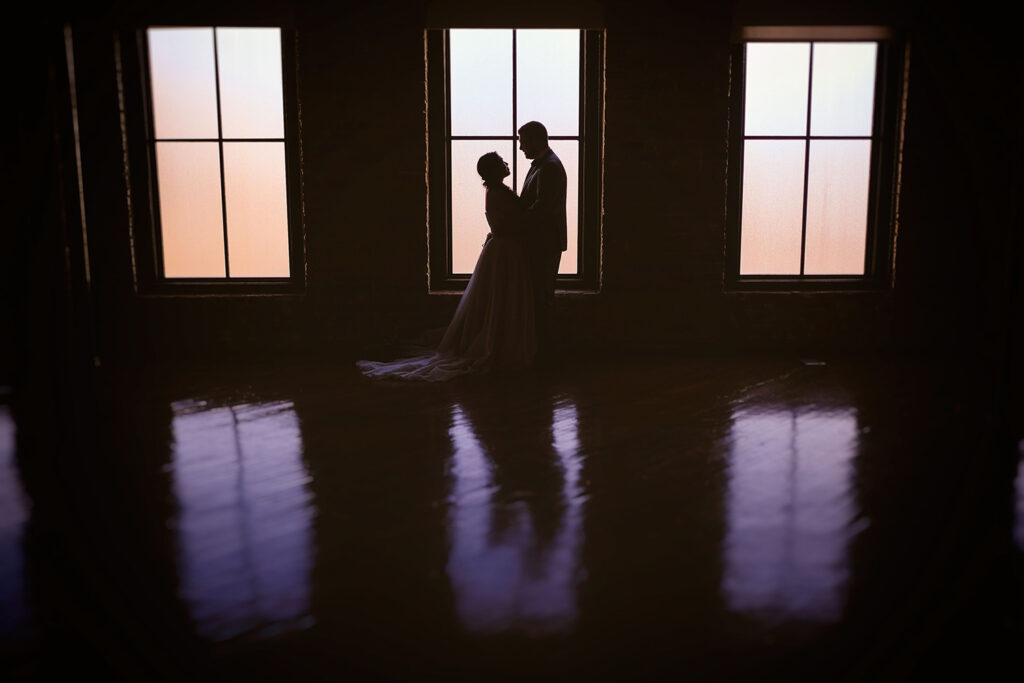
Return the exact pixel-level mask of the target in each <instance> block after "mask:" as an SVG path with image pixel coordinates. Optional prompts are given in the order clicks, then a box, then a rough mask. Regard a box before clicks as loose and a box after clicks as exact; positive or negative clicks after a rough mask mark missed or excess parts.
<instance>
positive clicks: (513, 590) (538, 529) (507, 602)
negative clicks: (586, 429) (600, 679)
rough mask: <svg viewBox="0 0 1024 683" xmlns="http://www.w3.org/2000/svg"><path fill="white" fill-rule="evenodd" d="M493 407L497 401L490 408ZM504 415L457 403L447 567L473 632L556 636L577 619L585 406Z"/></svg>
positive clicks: (563, 402)
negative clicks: (540, 417)
mask: <svg viewBox="0 0 1024 683" xmlns="http://www.w3.org/2000/svg"><path fill="white" fill-rule="evenodd" d="M487 407H488V408H490V409H493V408H494V405H493V404H488V406H487ZM541 412H542V411H536V410H534V411H520V412H519V414H513V413H515V411H514V410H513V411H509V412H505V411H498V414H494V413H493V412H490V413H488V411H486V410H485V409H484V408H482V407H480V406H474V407H471V404H469V403H464V404H456V405H455V406H454V407H453V410H452V423H451V428H450V429H449V434H450V436H451V440H452V446H453V456H452V460H451V463H450V474H451V478H452V489H451V495H450V502H451V508H450V513H449V519H448V533H449V544H450V549H449V556H448V565H447V572H448V576H449V578H450V580H451V583H452V588H453V590H454V593H455V601H456V610H457V613H458V616H459V620H460V622H461V623H462V625H463V626H464V627H465V628H467V629H468V630H471V631H478V632H498V631H510V630H511V631H521V632H525V633H529V634H550V633H558V632H564V631H567V630H568V629H570V628H571V627H572V626H573V624H574V623H575V621H576V618H577V611H578V606H577V591H576V586H577V577H578V574H579V566H580V545H581V542H582V524H583V510H582V504H583V500H584V497H583V495H582V490H581V485H580V467H581V461H580V456H579V440H578V427H577V410H576V405H575V404H574V403H573V402H572V401H570V400H561V401H556V402H555V403H554V405H553V410H552V413H551V422H550V423H546V421H545V422H544V423H541V424H531V423H530V422H529V420H530V419H532V418H530V417H529V416H530V415H534V414H537V413H541Z"/></svg>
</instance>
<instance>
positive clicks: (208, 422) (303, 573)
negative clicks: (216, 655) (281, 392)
mask: <svg viewBox="0 0 1024 683" xmlns="http://www.w3.org/2000/svg"><path fill="white" fill-rule="evenodd" d="M172 407H173V409H174V413H175V416H174V421H173V436H174V456H173V457H174V460H173V470H174V491H175V494H176V496H177V499H178V503H179V512H178V519H177V528H178V537H179V542H180V553H181V555H180V563H181V594H182V597H183V599H184V600H185V602H186V604H187V605H188V608H189V612H190V614H191V615H192V618H193V619H194V621H195V623H196V629H197V631H198V633H199V634H200V635H201V636H203V637H205V638H210V639H213V640H223V639H228V638H233V637H236V636H239V635H242V634H251V635H258V636H263V635H272V634H275V633H279V632H281V631H285V630H290V629H292V628H295V627H304V626H307V625H309V624H310V623H312V618H311V617H310V616H309V615H310V595H309V578H310V570H311V568H312V567H311V562H312V548H313V543H312V538H311V531H310V529H311V524H312V521H313V514H314V507H313V499H312V495H311V493H310V491H309V488H308V483H309V474H308V472H307V470H306V467H305V465H304V464H303V462H302V435H301V432H300V429H299V421H298V418H297V416H296V414H295V411H294V409H293V407H292V405H291V403H287V402H279V403H261V404H240V405H233V406H226V407H209V408H208V407H207V406H206V405H205V404H204V402H201V401H199V402H193V401H188V402H181V403H176V404H174V405H173V406H172Z"/></svg>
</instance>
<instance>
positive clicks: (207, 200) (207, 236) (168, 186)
mask: <svg viewBox="0 0 1024 683" xmlns="http://www.w3.org/2000/svg"><path fill="white" fill-rule="evenodd" d="M156 175H157V183H158V187H159V191H160V233H161V237H162V244H163V252H164V276H165V277H169V278H171V277H224V224H223V220H222V210H221V201H220V154H219V152H218V150H217V143H216V142H158V143H156Z"/></svg>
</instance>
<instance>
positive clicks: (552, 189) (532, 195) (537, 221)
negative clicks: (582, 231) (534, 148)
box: [520, 149, 568, 251]
mask: <svg viewBox="0 0 1024 683" xmlns="http://www.w3.org/2000/svg"><path fill="white" fill-rule="evenodd" d="M565 191H566V176H565V168H563V167H562V161H561V159H559V158H558V156H557V155H556V154H555V153H554V152H553V151H551V150H550V149H549V150H548V151H547V152H545V153H544V154H543V155H541V156H539V157H538V158H536V159H534V160H533V163H532V164H531V165H530V171H529V173H527V174H526V180H525V181H523V191H522V193H521V194H520V198H521V199H522V200H523V204H524V205H525V206H526V231H527V233H528V234H529V235H530V236H531V237H532V238H533V239H534V240H535V241H537V242H539V243H541V244H544V245H550V246H551V247H556V246H557V247H558V248H559V249H560V250H561V251H565V248H566V237H567V235H568V226H567V224H566V219H565Z"/></svg>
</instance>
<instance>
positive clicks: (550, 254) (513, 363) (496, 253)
mask: <svg viewBox="0 0 1024 683" xmlns="http://www.w3.org/2000/svg"><path fill="white" fill-rule="evenodd" d="M519 148H520V149H521V150H522V152H523V154H524V156H526V158H527V159H530V160H531V161H532V163H531V164H530V170H529V172H528V173H527V174H526V179H525V181H524V183H523V192H522V195H520V196H516V193H515V191H514V190H512V189H511V188H509V187H508V186H507V185H505V183H504V182H503V181H504V179H505V178H507V177H508V176H509V168H508V163H507V162H506V161H505V160H504V159H502V158H501V156H499V155H498V153H497V152H489V153H487V154H485V155H483V156H482V157H480V160H479V161H478V162H477V165H476V170H477V173H479V174H480V177H481V178H482V179H483V184H484V192H485V199H484V214H485V217H486V220H487V224H488V226H490V229H491V231H490V232H489V233H488V235H487V239H486V240H485V241H484V245H483V249H482V250H481V252H480V257H479V258H478V259H477V262H476V267H475V268H474V269H473V275H472V277H471V278H470V280H469V284H468V285H467V286H466V291H465V292H463V294H462V298H461V299H460V300H459V305H458V308H456V310H455V315H454V316H452V320H451V323H449V325H448V329H447V330H446V331H445V334H444V337H442V339H441V343H440V344H439V345H438V347H437V350H436V352H434V353H433V354H430V355H422V356H416V357H413V358H401V359H398V360H394V361H358V362H357V365H358V366H359V369H360V370H361V371H362V372H363V374H365V375H367V376H369V377H379V378H388V379H409V380H424V381H434V382H436V381H444V380H447V379H451V378H453V377H457V376H459V375H463V374H466V373H470V372H482V371H487V370H499V369H522V368H527V367H530V366H531V365H534V364H535V363H536V362H537V361H538V360H539V359H541V360H543V359H545V358H546V357H547V356H549V354H550V352H551V310H552V305H553V303H554V294H555V276H556V275H557V274H558V263H559V261H560V260H561V258H562V252H563V251H565V248H566V237H567V225H566V218H565V196H566V175H565V169H564V168H563V167H562V162H561V160H560V159H559V158H558V156H557V155H556V154H555V153H554V152H553V151H552V150H551V147H550V146H549V145H548V132H547V129H546V128H545V127H544V125H543V124H541V123H539V122H537V121H530V122H529V123H526V124H523V126H522V127H521V128H520V129H519Z"/></svg>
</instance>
